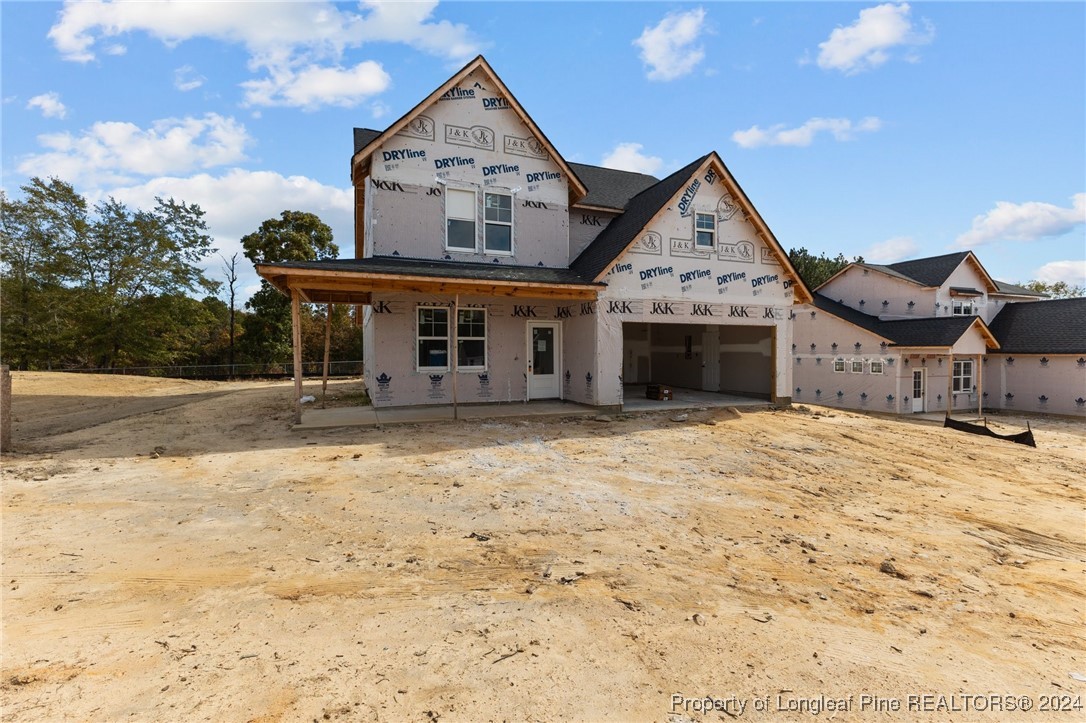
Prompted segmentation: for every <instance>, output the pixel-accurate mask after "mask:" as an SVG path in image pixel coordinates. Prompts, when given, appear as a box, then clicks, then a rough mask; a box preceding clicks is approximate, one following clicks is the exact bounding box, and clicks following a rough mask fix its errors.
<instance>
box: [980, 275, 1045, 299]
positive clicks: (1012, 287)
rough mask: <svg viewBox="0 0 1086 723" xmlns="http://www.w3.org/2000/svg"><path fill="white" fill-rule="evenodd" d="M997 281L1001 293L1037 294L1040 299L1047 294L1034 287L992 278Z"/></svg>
mask: <svg viewBox="0 0 1086 723" xmlns="http://www.w3.org/2000/svg"><path fill="white" fill-rule="evenodd" d="M992 281H994V282H995V285H996V288H997V289H999V293H1001V294H1014V295H1015V296H1036V297H1037V298H1038V299H1043V298H1045V294H1042V293H1040V292H1038V291H1034V290H1033V289H1027V288H1026V287H1024V286H1019V285H1018V284H1008V283H1007V282H1006V281H1000V280H999V279H992Z"/></svg>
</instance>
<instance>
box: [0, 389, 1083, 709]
mask: <svg viewBox="0 0 1086 723" xmlns="http://www.w3.org/2000/svg"><path fill="white" fill-rule="evenodd" d="M355 384H357V382H356V383H355ZM318 386H319V385H318ZM338 388H340V387H339V386H336V385H334V386H333V389H338ZM308 391H309V390H308V389H307V392H308ZM291 393H292V387H291V385H290V383H289V382H287V383H262V384H261V383H211V382H186V381H164V380H152V379H141V378H133V377H121V378H117V377H90V376H75V375H65V374H35V373H16V374H15V375H14V394H15V398H14V403H13V410H14V414H15V417H16V419H17V422H16V424H15V453H14V454H12V455H6V456H5V457H4V459H3V495H2V503H3V507H2V511H3V517H2V523H3V573H2V574H3V578H2V583H3V588H2V589H3V664H2V665H3V669H2V676H0V696H2V703H3V718H4V719H5V720H12V721H43V720H44V721H48V720H61V719H65V720H91V721H116V720H140V721H159V720H161V721H195V720H208V721H275V720H291V721H294V720H305V721H310V720H317V721H323V720H344V721H346V720H387V721H399V720H408V721H437V720H442V721H520V720H556V721H557V720H656V721H674V722H677V721H690V720H696V721H701V720H712V721H716V720H726V721H730V720H735V719H739V720H880V721H881V720H910V721H912V720H931V721H942V720H954V721H968V720H1001V721H1003V720H1009V721H1081V720H1084V719H1086V711H1084V710H1083V708H1082V706H1083V704H1084V703H1086V701H1084V700H1083V698H1086V682H1083V681H1086V636H1084V631H1086V594H1084V581H1086V575H1084V573H1086V539H1084V538H1086V425H1083V424H1082V423H1080V422H1072V421H1066V420H1053V419H1041V418H1034V419H1033V420H1032V424H1033V426H1034V429H1035V432H1036V436H1037V442H1038V448H1037V449H1030V448H1028V447H1023V446H1020V445H1016V444H1013V443H1010V442H1006V441H1001V440H996V439H990V438H985V437H978V436H973V435H966V434H962V433H959V432H953V431H949V430H944V429H942V428H941V427H938V426H935V425H934V424H931V423H923V422H918V421H915V420H896V419H888V418H880V417H869V416H863V415H859V414H852V413H847V412H841V411H835V410H828V409H824V408H817V407H811V408H809V409H807V410H806V411H803V410H765V411H752V412H749V413H746V412H744V413H741V414H739V413H735V412H729V411H728V410H723V409H721V410H709V411H694V412H692V413H690V415H689V418H688V419H687V420H685V421H682V422H674V421H671V419H670V417H671V416H673V415H674V413H671V414H670V415H669V414H664V413H661V414H650V415H645V416H624V415H616V416H614V417H613V421H610V422H607V421H595V420H593V419H592V418H549V419H545V420H544V419H538V418H537V419H504V420H501V421H495V422H459V423H443V424H432V425H409V426H394V427H386V428H383V429H341V430H330V431H322V432H308V433H298V432H291V431H290V429H289V424H288V422H289V417H290V399H291ZM999 423H1000V424H1001V425H1004V426H1005V428H1006V430H1008V431H1009V430H1016V429H1017V428H1018V427H1019V426H1020V425H1021V420H1015V419H1010V418H1000V419H999ZM706 709H708V710H706Z"/></svg>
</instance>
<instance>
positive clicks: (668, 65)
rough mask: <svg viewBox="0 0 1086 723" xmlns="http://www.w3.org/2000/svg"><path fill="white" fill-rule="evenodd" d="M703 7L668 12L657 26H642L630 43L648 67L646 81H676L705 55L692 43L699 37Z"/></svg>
mask: <svg viewBox="0 0 1086 723" xmlns="http://www.w3.org/2000/svg"><path fill="white" fill-rule="evenodd" d="M704 21H705V9H704V8H695V9H693V10H689V11H687V12H685V13H669V14H668V15H666V16H664V19H663V20H661V21H660V22H659V23H657V24H656V25H654V26H652V27H649V28H645V30H644V32H642V33H641V37H639V38H638V39H637V40H635V41H634V42H633V44H634V45H636V46H637V47H639V48H641V60H642V61H643V62H644V63H645V65H647V66H648V67H649V72H648V76H647V77H648V79H649V80H675V79H676V78H680V77H682V76H684V75H686V74H688V73H690V72H691V71H692V70H693V69H694V67H695V66H696V65H697V64H698V63H700V62H701V61H702V59H703V58H704V57H705V50H704V49H703V48H702V47H701V46H695V45H694V42H695V41H696V40H697V39H698V38H699V37H700V36H701V33H702V30H703V29H704V28H703V27H702V24H703V22H704Z"/></svg>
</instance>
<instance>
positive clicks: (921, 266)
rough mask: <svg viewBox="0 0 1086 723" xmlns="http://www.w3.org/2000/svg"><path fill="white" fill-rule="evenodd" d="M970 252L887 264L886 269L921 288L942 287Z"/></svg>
mask: <svg viewBox="0 0 1086 723" xmlns="http://www.w3.org/2000/svg"><path fill="white" fill-rule="evenodd" d="M970 253H971V252H970V251H959V252H958V253H954V254H943V255H942V256H929V257H927V258H923V259H910V260H909V261H898V262H897V263H895V264H887V265H886V268H888V269H890V270H892V271H895V272H897V273H898V274H900V275H902V276H904V277H905V278H907V279H912V280H913V281H915V282H916V283H918V284H921V285H923V286H942V285H943V283H944V282H945V281H946V280H947V278H948V277H949V276H950V275H951V274H952V273H954V269H956V268H958V267H959V266H961V264H962V261H965V259H966V257H967V256H969V254H970Z"/></svg>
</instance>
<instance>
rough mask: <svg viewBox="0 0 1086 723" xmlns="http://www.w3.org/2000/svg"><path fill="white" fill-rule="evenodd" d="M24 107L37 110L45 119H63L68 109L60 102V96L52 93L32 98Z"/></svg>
mask: <svg viewBox="0 0 1086 723" xmlns="http://www.w3.org/2000/svg"><path fill="white" fill-rule="evenodd" d="M26 107H27V109H31V108H37V109H38V110H40V111H41V114H42V115H43V116H45V117H46V118H63V117H64V116H66V115H68V109H67V108H65V107H64V104H63V103H61V102H60V94H59V93H56V92H54V91H50V92H48V93H42V94H41V95H36V96H34V97H33V98H31V99H30V100H29V101H27V103H26Z"/></svg>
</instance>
